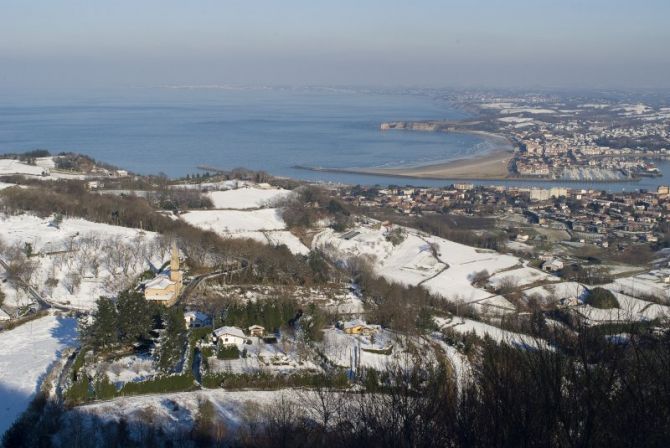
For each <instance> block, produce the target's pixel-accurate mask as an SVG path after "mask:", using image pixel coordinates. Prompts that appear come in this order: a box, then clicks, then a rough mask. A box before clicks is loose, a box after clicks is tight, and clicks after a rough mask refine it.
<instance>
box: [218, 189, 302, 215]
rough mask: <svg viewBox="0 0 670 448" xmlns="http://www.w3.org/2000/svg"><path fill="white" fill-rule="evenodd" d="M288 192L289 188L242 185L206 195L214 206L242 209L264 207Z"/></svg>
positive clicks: (289, 192) (283, 196)
mask: <svg viewBox="0 0 670 448" xmlns="http://www.w3.org/2000/svg"><path fill="white" fill-rule="evenodd" d="M290 194H291V191H290V190H283V189H280V188H266V189H262V188H254V187H244V188H238V189H236V190H226V191H211V192H209V193H207V196H208V197H209V198H210V199H211V200H212V202H213V203H214V208H219V209H226V208H228V209H238V210H243V209H254V208H261V207H264V206H266V205H268V204H272V203H274V202H276V201H278V200H280V199H282V198H285V197H286V196H288V195H290Z"/></svg>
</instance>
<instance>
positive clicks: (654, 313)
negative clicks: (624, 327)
mask: <svg viewBox="0 0 670 448" xmlns="http://www.w3.org/2000/svg"><path fill="white" fill-rule="evenodd" d="M612 293H613V294H614V296H615V297H616V298H617V301H618V302H619V308H609V309H600V308H593V307H591V306H589V305H580V306H577V307H575V309H576V310H577V311H578V312H579V313H580V314H581V315H582V316H584V317H585V318H587V319H588V320H589V323H591V324H599V323H607V322H620V321H628V322H636V321H646V320H653V319H657V318H670V307H669V306H665V305H659V304H656V303H653V302H647V301H645V300H640V299H636V298H634V297H631V296H628V295H626V294H621V293H619V292H615V291H612Z"/></svg>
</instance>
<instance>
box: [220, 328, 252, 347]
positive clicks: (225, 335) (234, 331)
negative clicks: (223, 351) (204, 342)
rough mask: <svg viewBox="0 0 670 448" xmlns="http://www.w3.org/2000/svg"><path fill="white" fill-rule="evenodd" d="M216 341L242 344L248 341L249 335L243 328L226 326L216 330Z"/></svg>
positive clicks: (227, 343)
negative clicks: (245, 333) (246, 334)
mask: <svg viewBox="0 0 670 448" xmlns="http://www.w3.org/2000/svg"><path fill="white" fill-rule="evenodd" d="M214 341H215V342H216V343H217V344H222V345H232V344H235V345H240V344H244V343H245V342H246V341H247V337H246V336H245V335H244V332H243V331H242V329H241V328H237V327H227V326H226V327H220V328H217V329H216V330H214Z"/></svg>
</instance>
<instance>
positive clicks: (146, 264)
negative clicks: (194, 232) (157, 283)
mask: <svg viewBox="0 0 670 448" xmlns="http://www.w3.org/2000/svg"><path fill="white" fill-rule="evenodd" d="M0 239H2V241H3V242H4V243H5V244H6V245H8V246H17V248H18V249H21V250H23V251H26V244H28V245H29V246H30V251H31V252H32V256H30V257H29V258H28V260H29V262H31V264H32V265H33V266H34V267H35V270H34V273H33V274H32V276H31V280H30V283H31V285H33V286H34V287H35V289H36V290H37V291H38V292H39V293H40V294H41V295H42V296H43V297H45V298H46V299H47V300H51V301H53V302H56V303H60V304H65V305H69V306H72V307H74V308H81V309H91V308H92V307H93V306H94V304H95V301H96V300H97V298H98V297H100V296H101V295H113V294H116V293H117V292H118V291H120V290H122V289H124V288H126V287H128V286H130V284H131V283H132V282H133V281H134V280H135V279H136V277H137V276H138V275H139V274H140V273H142V272H143V271H145V270H147V269H149V268H150V266H151V265H152V264H153V265H154V266H160V265H161V264H162V262H163V260H164V258H165V257H166V256H167V250H168V247H167V246H164V245H162V244H161V243H160V239H159V238H158V235H157V234H155V233H152V232H144V231H141V230H139V229H130V228H127V227H119V226H112V225H108V224H100V223H94V222H91V221H86V220H84V219H79V218H66V219H63V221H62V222H61V223H60V224H59V225H58V226H56V225H55V224H54V223H53V218H48V219H44V218H40V217H37V216H33V215H28V214H23V215H16V216H0ZM0 274H1V275H2V276H3V277H4V276H5V272H4V270H3V269H1V268H0ZM3 291H4V292H5V294H6V296H7V297H6V299H5V303H4V305H5V307H9V308H15V307H20V306H23V305H26V304H27V303H29V302H30V301H31V298H30V297H29V296H28V295H27V294H26V293H25V292H24V291H22V290H17V289H15V288H14V287H12V285H11V284H9V282H7V283H4V284H3Z"/></svg>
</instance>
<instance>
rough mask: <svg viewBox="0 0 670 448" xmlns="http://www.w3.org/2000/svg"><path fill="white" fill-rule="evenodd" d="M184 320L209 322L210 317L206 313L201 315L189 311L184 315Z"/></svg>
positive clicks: (198, 312)
mask: <svg viewBox="0 0 670 448" xmlns="http://www.w3.org/2000/svg"><path fill="white" fill-rule="evenodd" d="M184 318H186V319H194V320H199V321H201V322H202V321H205V320H207V319H208V318H209V317H208V316H207V315H206V314H205V313H201V312H200V311H187V312H185V313H184Z"/></svg>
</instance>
